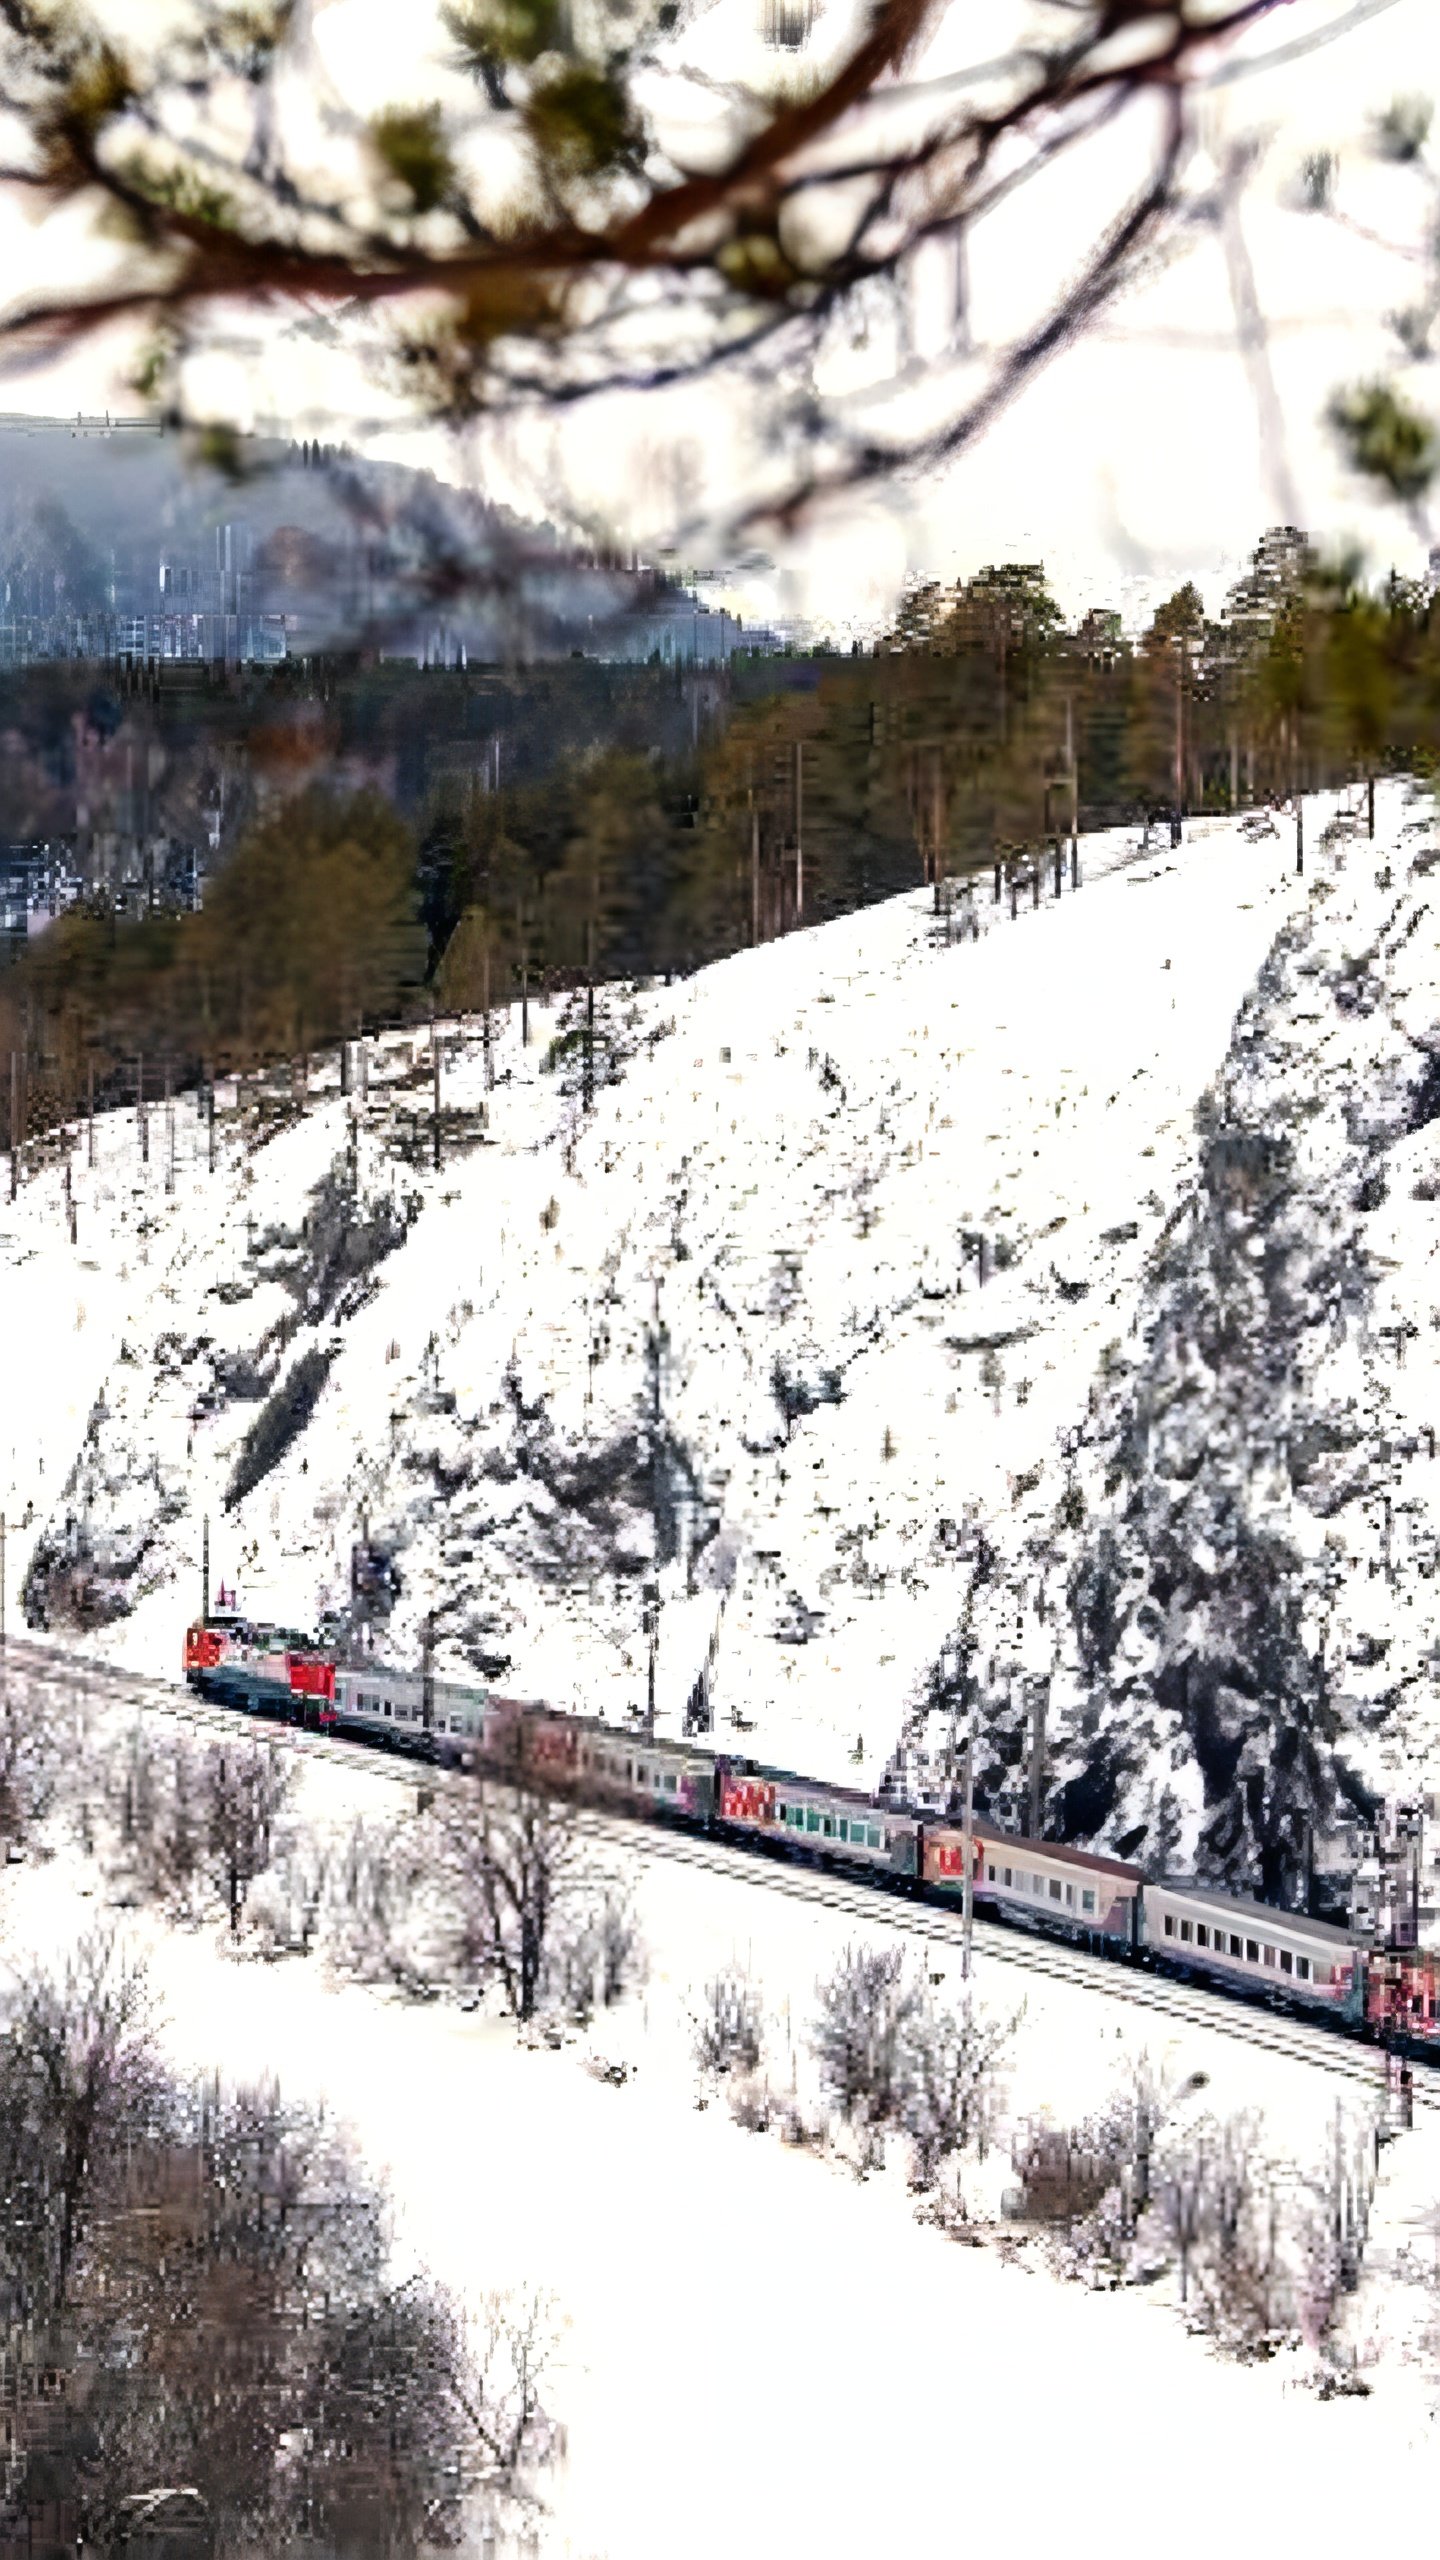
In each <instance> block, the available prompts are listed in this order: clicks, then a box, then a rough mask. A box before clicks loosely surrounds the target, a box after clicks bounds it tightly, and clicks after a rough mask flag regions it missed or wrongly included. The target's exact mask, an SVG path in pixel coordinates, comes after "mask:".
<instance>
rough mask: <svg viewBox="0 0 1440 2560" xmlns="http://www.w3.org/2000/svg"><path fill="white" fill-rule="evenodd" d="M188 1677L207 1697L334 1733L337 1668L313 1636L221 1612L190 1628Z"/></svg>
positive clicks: (186, 1661) (186, 1653)
mask: <svg viewBox="0 0 1440 2560" xmlns="http://www.w3.org/2000/svg"><path fill="white" fill-rule="evenodd" d="M184 1669H185V1678H186V1680H187V1681H188V1683H189V1685H190V1687H191V1688H192V1689H196V1690H198V1691H199V1692H200V1694H201V1696H202V1697H207V1698H214V1699H216V1700H218V1702H219V1703H220V1704H221V1705H223V1706H235V1707H243V1708H245V1709H247V1710H248V1711H249V1712H250V1713H252V1714H255V1713H261V1714H269V1715H281V1716H284V1717H286V1718H287V1720H289V1721H292V1722H300V1723H305V1724H311V1723H313V1724H316V1725H319V1726H320V1727H322V1728H326V1729H328V1728H329V1727H330V1726H331V1725H333V1724H334V1722H335V1666H334V1664H333V1663H332V1662H331V1661H330V1659H329V1657H328V1656H327V1655H326V1654H325V1653H324V1652H322V1650H321V1649H320V1647H319V1646H317V1645H316V1644H314V1643H313V1642H312V1641H311V1639H310V1638H309V1637H308V1636H303V1635H300V1634H297V1633H296V1631H295V1630H294V1629H293V1628H289V1627H270V1626H265V1625H261V1624H257V1623H255V1622H254V1621H252V1620H250V1619H248V1618H242V1617H241V1616H240V1614H239V1613H238V1611H224V1612H219V1611H217V1612H216V1613H215V1614H214V1615H212V1616H211V1617H208V1618H204V1619H198V1620H196V1621H195V1622H194V1623H193V1624H192V1625H191V1626H189V1627H187V1628H186V1630H185V1650H184Z"/></svg>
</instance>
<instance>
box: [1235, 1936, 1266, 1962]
mask: <svg viewBox="0 0 1440 2560" xmlns="http://www.w3.org/2000/svg"><path fill="white" fill-rule="evenodd" d="M1237 1952H1238V1950H1237ZM1245 1961H1246V1963H1247V1964H1258V1963H1259V1961H1260V1948H1259V1944H1258V1942H1257V1940H1255V1939H1254V1938H1247V1939H1246V1941H1245Z"/></svg>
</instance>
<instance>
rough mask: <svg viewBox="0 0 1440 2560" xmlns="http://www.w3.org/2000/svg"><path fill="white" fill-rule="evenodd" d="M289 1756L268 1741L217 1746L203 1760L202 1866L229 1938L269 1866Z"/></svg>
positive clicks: (287, 1789)
mask: <svg viewBox="0 0 1440 2560" xmlns="http://www.w3.org/2000/svg"><path fill="white" fill-rule="evenodd" d="M295 1778H296V1768H295V1762H294V1760H293V1758H292V1757H291V1755H290V1754H289V1753H288V1752H286V1751H281V1750H279V1749H277V1747H276V1745H275V1744H274V1743H273V1742H255V1741H251V1742H245V1743H239V1744H236V1743H229V1742H224V1743H221V1744H219V1745H218V1746H217V1747H216V1748H214V1749H212V1750H211V1751H210V1752H208V1753H207V1754H206V1757H205V1761H204V1794H203V1810H204V1822H205V1830H204V1851H205V1863H206V1866H207V1869H208V1873H209V1876H210V1880H211V1883H212V1885H213V1886H214V1888H215V1890H216V1891H217V1892H218V1893H219V1894H220V1895H221V1897H222V1898H223V1900H224V1903H225V1908H226V1912H227V1915H228V1918H229V1923H230V1935H231V1937H232V1938H235V1937H238V1936H239V1934H240V1922H241V1919H242V1917H243V1914H244V1910H245V1902H246V1897H247V1895H248V1894H249V1891H250V1887H251V1886H252V1884H253V1883H254V1882H255V1879H256V1877H257V1876H260V1875H263V1874H264V1872H265V1870H266V1868H267V1867H268V1866H269V1864H270V1859H271V1855H272V1853H273V1850H274V1846H275V1831H276V1825H277V1822H278V1820H279V1817H280V1815H281V1813H282V1812H283V1810H284V1808H285V1806H286V1804H287V1803H288V1801H289V1799H290V1797H291V1795H292V1794H293V1792H294V1788H295Z"/></svg>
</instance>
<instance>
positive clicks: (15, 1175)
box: [10, 1049, 20, 1200]
mask: <svg viewBox="0 0 1440 2560" xmlns="http://www.w3.org/2000/svg"><path fill="white" fill-rule="evenodd" d="M19 1187H20V1059H19V1056H18V1054H17V1052H16V1051H15V1050H14V1049H12V1050H11V1052H10V1197H11V1199H12V1200H13V1199H14V1197H15V1194H16V1192H17V1191H18V1189H19Z"/></svg>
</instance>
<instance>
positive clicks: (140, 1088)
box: [135, 1050, 150, 1164]
mask: <svg viewBox="0 0 1440 2560" xmlns="http://www.w3.org/2000/svg"><path fill="white" fill-rule="evenodd" d="M135 1117H136V1119H137V1121H138V1122H139V1126H140V1161H141V1163H142V1164H148V1163H149V1161H150V1123H149V1121H148V1120H147V1119H146V1117H145V1055H144V1051H143V1050H142V1051H141V1054H140V1056H139V1057H138V1058H137V1059H136V1061H135Z"/></svg>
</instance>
